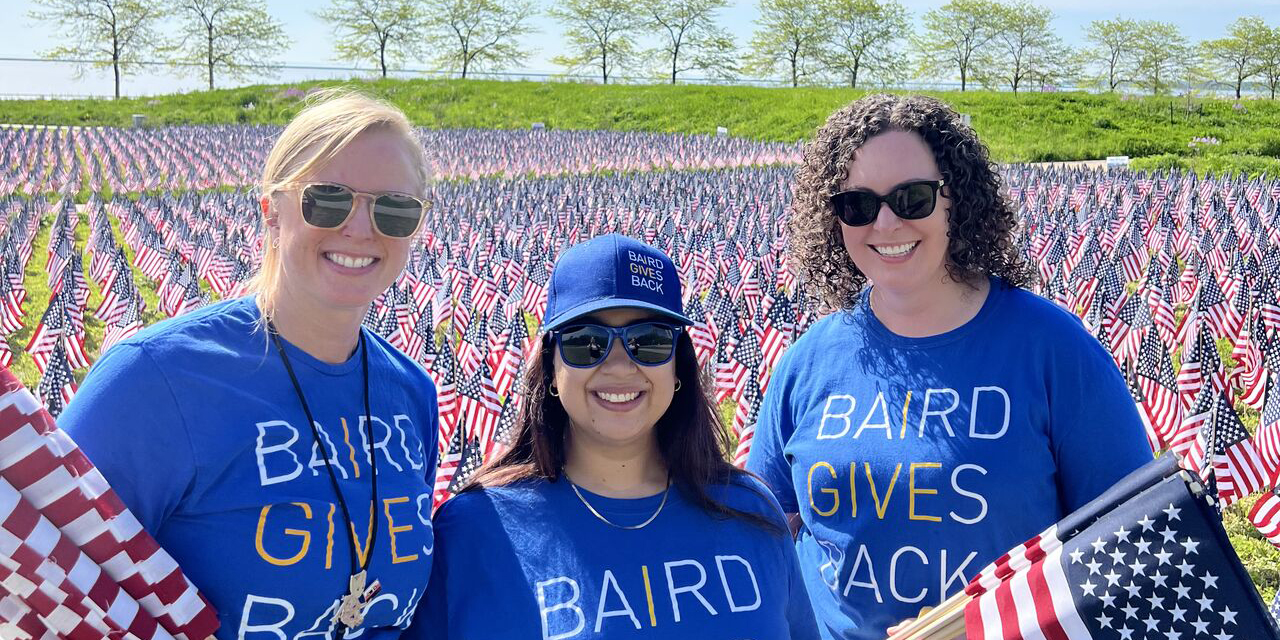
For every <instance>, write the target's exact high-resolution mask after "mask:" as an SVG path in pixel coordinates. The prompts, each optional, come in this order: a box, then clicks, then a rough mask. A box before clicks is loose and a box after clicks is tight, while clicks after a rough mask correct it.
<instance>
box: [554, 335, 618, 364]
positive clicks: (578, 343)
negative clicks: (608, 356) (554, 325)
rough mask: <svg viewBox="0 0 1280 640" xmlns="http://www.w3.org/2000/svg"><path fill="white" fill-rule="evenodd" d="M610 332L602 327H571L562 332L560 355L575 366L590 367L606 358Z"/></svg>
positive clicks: (567, 362)
mask: <svg viewBox="0 0 1280 640" xmlns="http://www.w3.org/2000/svg"><path fill="white" fill-rule="evenodd" d="M609 337H610V336H609V332H608V331H607V330H605V329H603V328H601V327H592V326H582V327H569V328H568V329H565V330H564V331H562V332H560V357H561V358H563V359H564V361H565V363H566V364H569V365H572V366H575V367H590V366H593V365H595V364H597V363H599V362H600V361H601V360H603V359H604V356H605V353H606V352H607V351H608V349H609Z"/></svg>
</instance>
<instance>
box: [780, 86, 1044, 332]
mask: <svg viewBox="0 0 1280 640" xmlns="http://www.w3.org/2000/svg"><path fill="white" fill-rule="evenodd" d="M885 131H909V132H913V133H916V134H919V135H920V137H922V138H924V141H925V143H926V144H927V145H929V149H930V150H931V151H932V152H933V158H934V161H936V162H937V163H938V169H939V171H941V172H942V179H943V180H945V181H946V187H944V189H946V193H947V196H948V197H949V198H950V200H951V207H950V222H949V225H948V230H947V238H948V239H949V243H948V246H947V258H948V259H947V265H946V268H947V273H948V274H949V275H950V277H951V279H952V280H955V281H957V282H972V281H973V280H974V279H977V278H979V277H985V276H987V275H996V276H999V277H1001V278H1003V279H1004V280H1005V281H1007V282H1008V283H1009V284H1012V285H1014V286H1018V287H1027V286H1029V285H1031V284H1032V283H1034V282H1035V272H1034V270H1033V269H1032V268H1031V267H1030V266H1029V265H1028V264H1027V263H1026V262H1025V261H1024V260H1023V259H1022V257H1021V255H1020V254H1019V252H1018V250H1017V248H1016V246H1015V244H1014V238H1013V231H1014V228H1015V226H1016V225H1017V218H1016V217H1015V214H1014V211H1013V208H1012V207H1011V206H1010V204H1009V202H1008V200H1007V199H1005V197H1004V196H1003V195H1002V194H1001V193H1000V175H999V173H998V172H997V170H996V167H995V165H994V164H992V162H991V160H990V158H989V156H988V153H987V148H986V146H984V145H983V144H982V143H981V142H979V141H978V136H977V134H975V133H974V131H973V129H972V128H970V127H969V126H968V125H966V124H964V123H963V122H961V120H960V115H959V114H958V113H956V112H955V110H954V109H952V108H951V107H950V106H948V105H946V104H945V103H943V102H942V101H941V100H937V99H935V98H930V97H927V96H897V95H889V94H872V95H867V96H864V97H862V98H859V99H858V100H855V101H854V102H853V103H851V104H849V105H848V106H846V107H844V108H842V109H840V110H839V111H836V112H835V113H833V114H831V117H829V118H827V121H826V123H825V124H823V125H822V127H820V128H819V129H818V133H817V136H816V137H815V138H814V140H813V142H810V143H809V145H808V146H807V147H806V148H805V151H804V162H803V164H801V166H800V168H799V169H798V170H797V171H796V178H795V186H794V195H795V198H794V201H793V202H792V211H791V217H790V219H789V220H788V222H787V233H788V240H787V242H788V253H789V255H790V260H791V263H792V266H793V267H794V268H795V270H796V273H798V274H799V275H800V278H801V280H802V281H803V282H804V283H805V285H804V286H805V288H806V289H807V290H808V291H809V292H810V293H811V294H812V295H813V296H814V297H816V298H817V299H818V301H819V302H820V303H821V304H822V306H823V307H824V308H826V309H828V310H835V309H848V308H852V307H853V306H855V305H856V304H857V300H858V294H859V293H860V292H861V291H862V287H863V286H864V285H865V284H866V282H867V278H866V276H865V275H864V274H863V273H862V272H861V271H859V270H858V267H857V266H855V265H854V264H853V260H851V259H850V258H849V253H848V252H847V251H846V250H845V247H844V241H843V240H842V238H841V235H840V222H839V220H838V219H837V218H836V217H835V215H834V213H833V212H832V209H831V196H832V195H834V194H835V193H836V192H837V191H839V187H840V183H842V182H844V180H845V178H846V177H848V173H849V171H848V167H849V161H850V160H851V159H852V158H853V154H854V152H855V151H856V150H857V149H858V148H859V147H861V146H862V145H863V144H864V143H866V141H867V140H869V139H871V138H872V137H873V136H876V135H878V134H880V133H883V132H885Z"/></svg>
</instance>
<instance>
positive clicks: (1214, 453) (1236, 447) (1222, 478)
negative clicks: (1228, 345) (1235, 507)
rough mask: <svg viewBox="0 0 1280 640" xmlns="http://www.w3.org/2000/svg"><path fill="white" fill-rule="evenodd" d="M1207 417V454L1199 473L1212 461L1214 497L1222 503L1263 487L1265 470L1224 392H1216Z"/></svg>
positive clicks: (1224, 504)
mask: <svg viewBox="0 0 1280 640" xmlns="http://www.w3.org/2000/svg"><path fill="white" fill-rule="evenodd" d="M1211 420H1212V424H1211V425H1210V426H1209V431H1208V433H1209V434H1211V435H1210V437H1209V440H1208V443H1209V445H1208V446H1207V447H1206V453H1207V455H1208V456H1209V457H1208V459H1207V460H1206V463H1205V464H1204V466H1202V468H1201V473H1202V474H1204V473H1206V472H1207V471H1208V469H1209V468H1210V465H1212V470H1213V476H1214V480H1215V482H1216V484H1217V488H1218V497H1219V498H1221V499H1222V503H1223V506H1226V505H1230V504H1232V503H1234V502H1235V501H1237V500H1239V499H1240V498H1243V497H1245V496H1247V495H1249V494H1251V493H1253V492H1255V491H1258V490H1260V489H1263V488H1265V487H1266V486H1267V475H1268V474H1267V473H1266V469H1265V465H1264V464H1263V462H1262V458H1261V457H1260V456H1259V455H1258V451H1257V449H1255V448H1254V446H1253V441H1252V440H1251V439H1250V438H1249V432H1248V431H1246V430H1245V428H1244V424H1243V423H1241V422H1240V416H1239V415H1237V414H1236V410H1235V409H1233V408H1232V407H1231V401H1230V399H1228V398H1227V397H1226V396H1225V395H1223V394H1218V395H1217V397H1216V399H1215V402H1214V406H1213V416H1212V418H1211ZM1201 433H1202V434H1203V433H1204V430H1201Z"/></svg>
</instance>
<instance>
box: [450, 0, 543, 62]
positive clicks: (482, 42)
mask: <svg viewBox="0 0 1280 640" xmlns="http://www.w3.org/2000/svg"><path fill="white" fill-rule="evenodd" d="M535 11H536V9H535V7H534V4H533V2H532V1H531V0H437V2H434V3H432V5H431V6H430V7H428V9H427V13H426V24H427V39H428V41H430V42H431V43H432V45H434V46H433V48H435V49H436V50H437V51H439V54H438V55H437V56H436V59H437V60H438V61H440V62H441V63H442V64H444V65H445V66H446V67H447V68H450V69H458V70H460V71H461V72H462V77H463V78H465V77H467V74H468V73H470V72H472V71H474V70H476V69H478V68H486V67H487V68H494V67H501V66H504V65H511V66H518V65H521V64H523V63H524V61H525V59H527V58H528V57H529V51H528V50H527V49H525V48H523V47H522V46H521V45H520V38H522V37H523V36H525V35H528V34H530V33H533V31H534V29H533V27H532V26H530V24H529V21H530V19H532V18H533V14H534V13H535Z"/></svg>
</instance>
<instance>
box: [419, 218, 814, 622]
mask: <svg viewBox="0 0 1280 640" xmlns="http://www.w3.org/2000/svg"><path fill="white" fill-rule="evenodd" d="M681 309H682V298H681V293H680V281H679V278H678V276H677V275H676V270H675V266H674V265H673V264H672V262H671V259H670V258H668V257H667V256H666V255H665V254H663V253H662V252H661V251H658V250H657V249H654V248H653V247H650V246H648V245H645V244H643V243H641V242H638V241H636V240H633V239H631V238H627V237H625V236H620V235H616V234H611V235H606V236H601V237H598V238H595V239H593V240H591V241H588V242H585V243H582V244H579V245H576V246H574V247H571V248H569V249H568V250H566V251H565V252H564V254H563V255H562V256H561V257H560V259H559V261H557V263H556V266H555V270H554V272H553V274H552V277H551V282H550V288H549V290H548V295H547V314H546V321H545V323H544V324H543V327H542V330H543V334H542V337H541V348H540V349H538V350H536V351H535V352H534V354H533V356H532V359H531V360H530V362H529V363H528V374H527V375H526V376H525V379H524V381H523V384H524V394H523V395H524V400H523V406H522V409H521V413H520V418H519V421H518V424H517V427H516V436H515V443H514V445H513V447H512V448H511V450H509V451H508V452H507V453H506V454H505V455H503V456H501V457H500V458H499V459H498V460H496V461H495V462H494V463H492V464H491V466H489V467H487V468H486V469H484V470H482V471H481V472H480V473H479V474H478V475H477V477H476V479H475V480H474V481H473V482H472V483H471V485H470V486H468V487H467V488H466V489H464V490H463V491H462V492H460V493H459V494H458V495H457V496H456V497H454V498H453V499H452V500H450V501H449V502H447V503H445V505H444V506H442V507H441V508H440V510H439V512H437V514H436V516H435V520H434V526H435V536H436V537H435V540H436V546H435V549H434V562H433V570H432V575H431V582H430V587H429V589H428V593H427V595H426V597H425V602H424V604H423V605H422V606H420V607H419V610H418V614H417V618H416V621H415V622H414V624H412V625H411V626H410V629H409V631H408V635H407V636H406V637H411V638H415V637H431V638H437V637H438V638H505V639H519V638H533V639H542V640H567V639H571V638H573V639H588V638H663V639H679V638H704V637H715V638H753V639H755V640H782V639H787V638H816V637H817V628H816V624H815V622H814V618H813V613H812V611H811V609H810V605H809V602H808V596H807V594H806V593H805V591H804V586H803V582H802V580H801V577H800V575H799V569H798V564H797V560H796V556H795V552H794V548H793V545H792V544H791V538H790V536H789V535H788V533H787V529H786V524H785V521H784V520H783V517H782V512H781V510H780V509H779V507H778V504H777V502H776V501H775V500H774V499H773V497H772V496H771V495H770V494H769V492H768V491H767V490H766V489H765V488H764V486H763V485H762V484H760V483H759V482H757V481H756V480H755V479H754V478H752V477H751V476H750V475H748V474H746V473H745V472H743V471H740V470H738V469H736V468H735V467H733V466H732V465H730V464H729V463H728V462H726V461H725V451H726V445H727V443H726V441H725V438H726V435H725V433H726V432H725V430H724V428H723V427H722V425H721V423H720V420H719V416H718V413H717V410H716V407H715V405H714V404H713V402H712V401H711V400H710V399H709V397H708V396H707V394H706V393H705V392H704V387H703V385H702V381H701V380H700V378H699V370H698V365H697V361H696V359H695V357H694V350H693V344H692V342H691V340H690V338H689V336H688V335H687V334H686V333H685V332H684V330H683V329H684V327H685V326H687V325H689V324H690V321H689V319H688V318H686V317H685V316H684V315H683V314H682V313H681Z"/></svg>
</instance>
